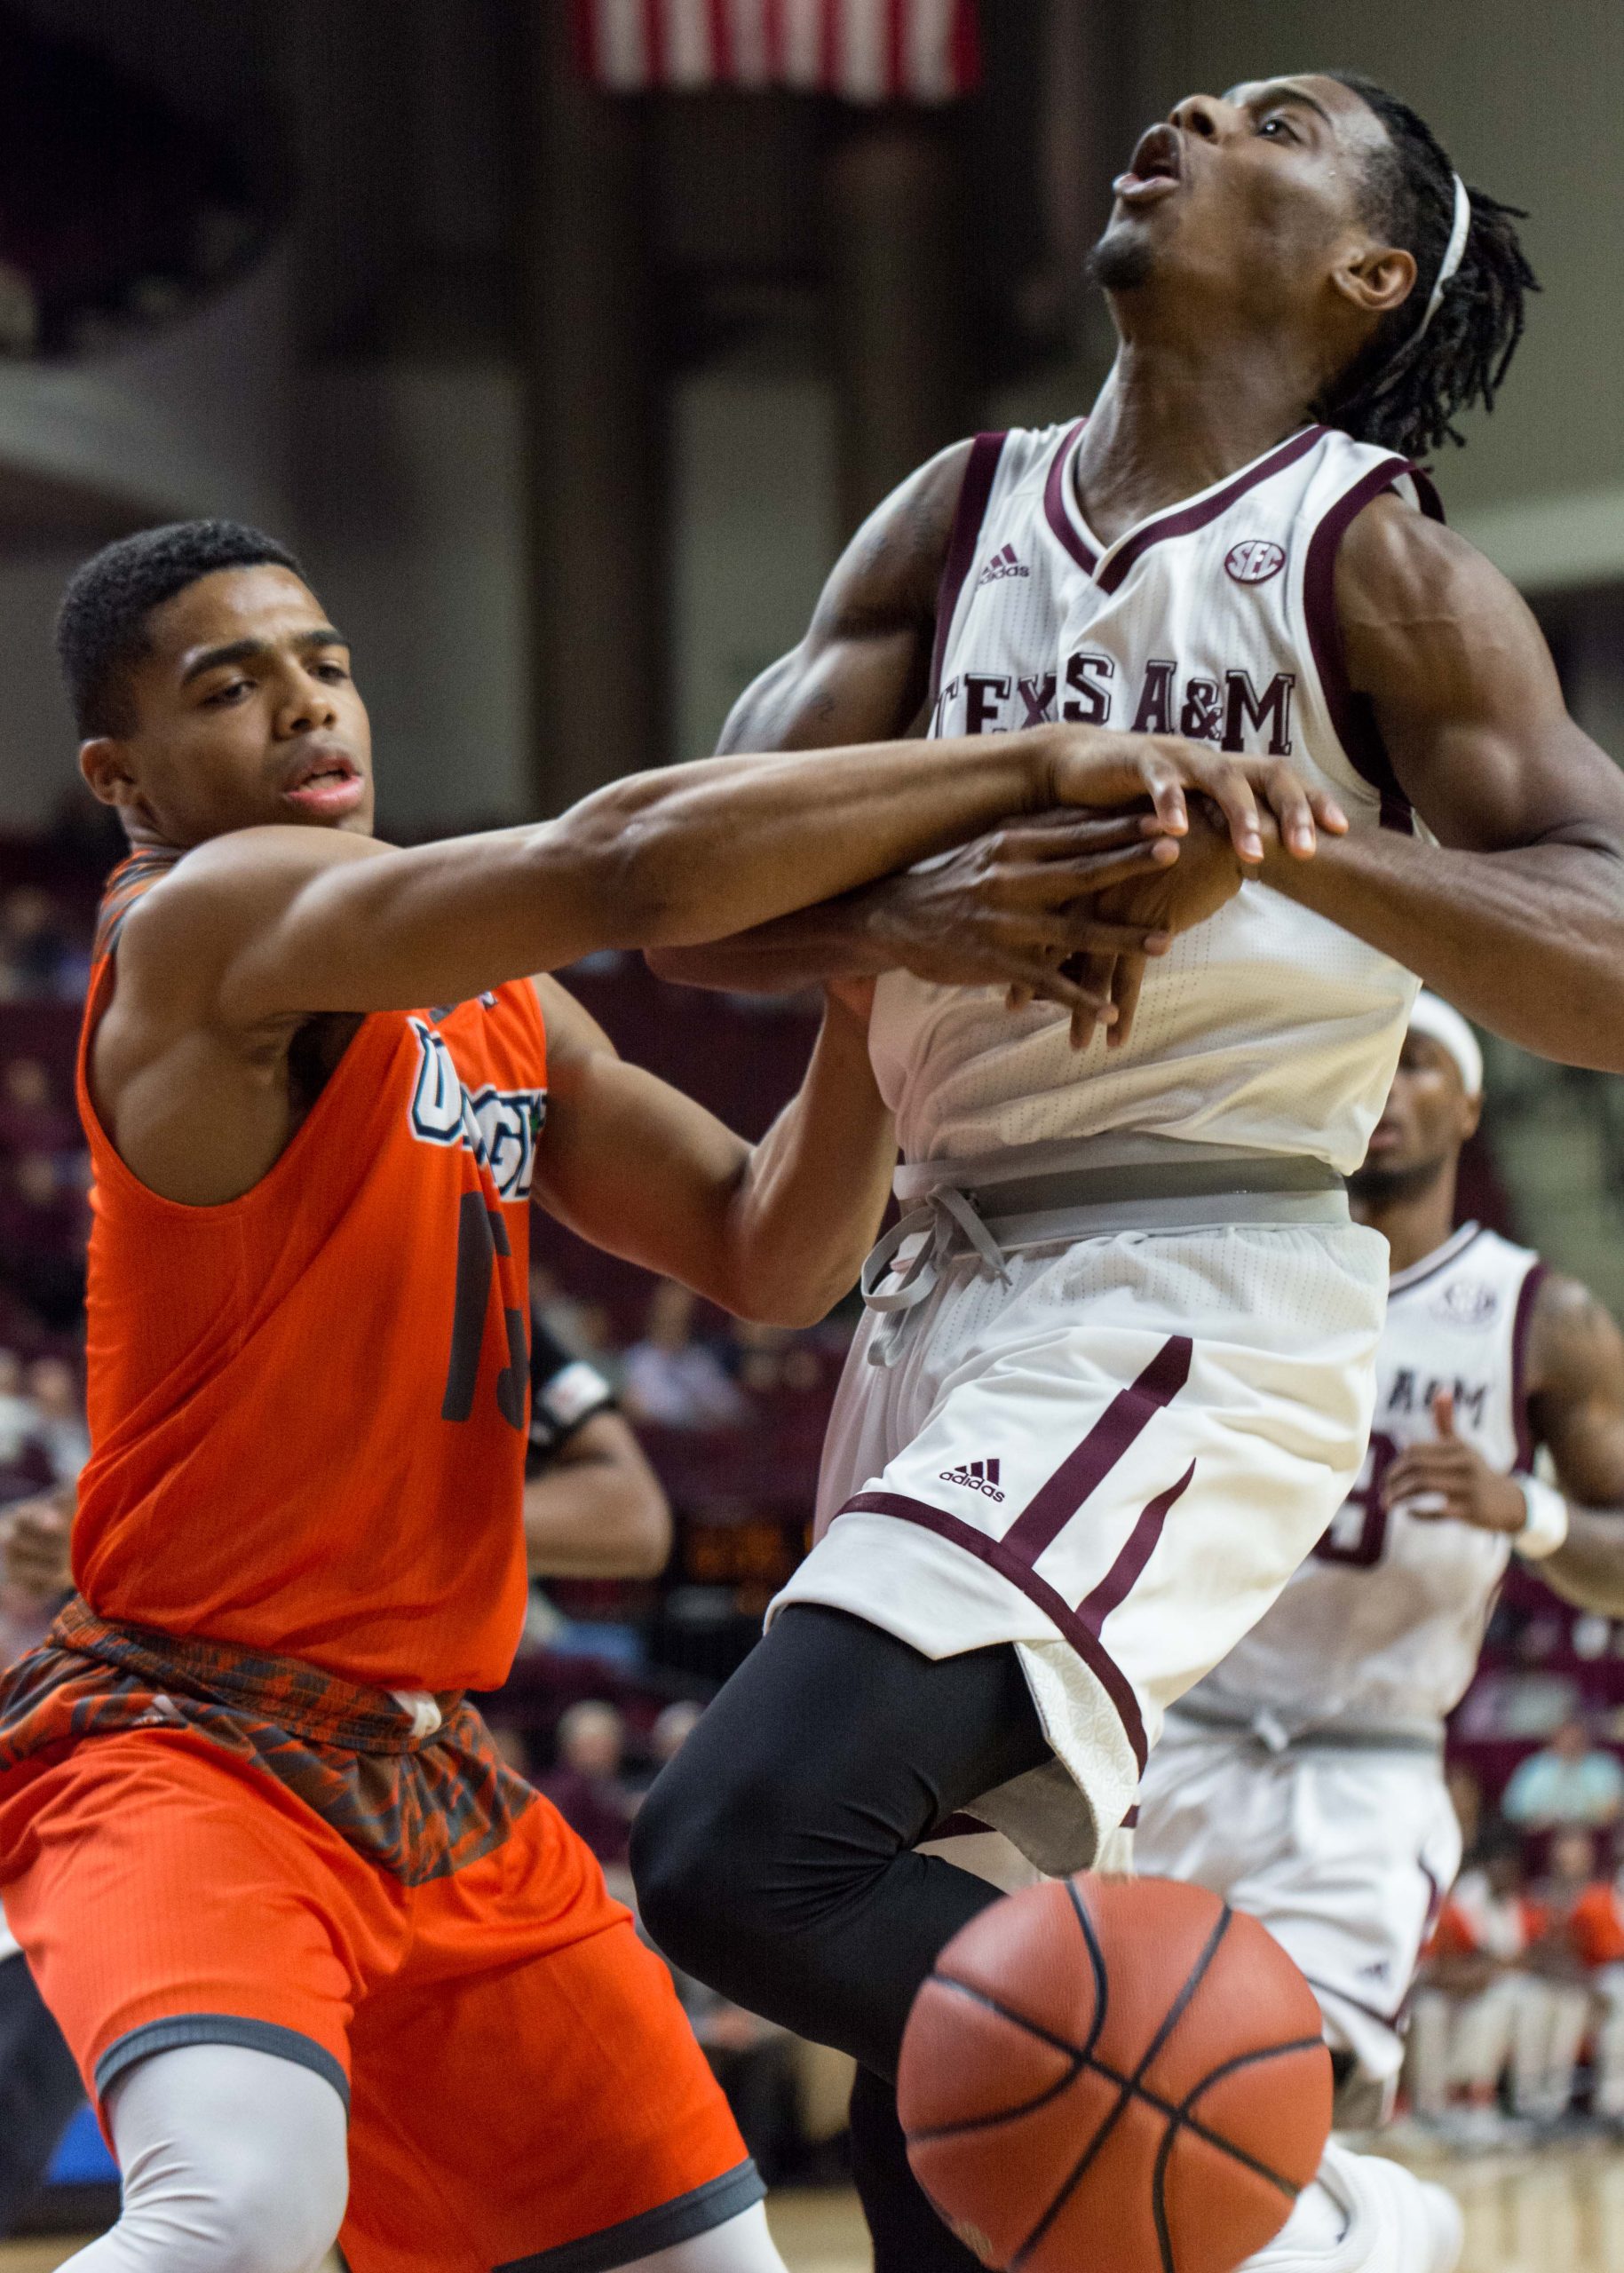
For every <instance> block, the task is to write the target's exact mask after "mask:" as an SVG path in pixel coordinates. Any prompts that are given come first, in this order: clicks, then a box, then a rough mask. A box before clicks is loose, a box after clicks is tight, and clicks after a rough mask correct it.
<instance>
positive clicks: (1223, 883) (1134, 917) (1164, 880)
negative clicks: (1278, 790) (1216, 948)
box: [1066, 796, 1272, 1049]
mask: <svg viewBox="0 0 1624 2273" xmlns="http://www.w3.org/2000/svg"><path fill="white" fill-rule="evenodd" d="M1187 811H1188V815H1189V823H1190V828H1189V834H1188V835H1187V836H1184V837H1182V838H1179V839H1177V840H1176V842H1177V843H1178V859H1177V860H1176V862H1175V863H1173V864H1172V865H1170V866H1168V867H1162V868H1159V869H1157V870H1155V871H1154V872H1153V874H1151V875H1145V876H1137V877H1135V878H1133V879H1131V880H1130V881H1129V882H1128V883H1121V884H1113V885H1112V886H1111V887H1110V888H1109V889H1108V890H1107V891H1102V892H1100V893H1099V894H1098V895H1097V897H1096V899H1095V902H1094V911H1095V914H1096V915H1098V916H1101V917H1103V918H1105V919H1107V920H1110V921H1113V922H1116V923H1123V924H1128V925H1131V924H1137V923H1145V924H1153V925H1154V926H1155V929H1156V932H1157V935H1158V937H1165V938H1168V939H1173V938H1175V937H1176V935H1177V934H1178V933H1179V932H1180V931H1190V930H1191V929H1192V927H1193V926H1194V925H1195V924H1197V923H1206V921H1207V919H1208V916H1210V915H1216V914H1217V912H1218V910H1219V909H1220V908H1221V907H1226V906H1227V905H1228V903H1229V902H1230V901H1231V900H1232V899H1233V898H1234V896H1235V894H1236V893H1237V892H1238V891H1240V884H1241V879H1242V877H1243V876H1244V875H1245V873H1246V872H1245V870H1244V869H1243V868H1242V867H1241V865H1240V858H1239V856H1238V855H1237V853H1236V851H1235V848H1234V844H1233V842H1232V839H1231V836H1230V835H1229V831H1228V829H1227V828H1226V827H1225V826H1224V821H1223V820H1222V819H1221V818H1220V817H1219V815H1218V813H1217V812H1216V809H1215V808H1214V807H1213V806H1212V805H1210V804H1208V802H1207V800H1206V798H1205V797H1204V796H1202V797H1192V798H1191V800H1190V801H1189V804H1188V808H1187ZM1262 827H1263V828H1264V832H1265V834H1271V833H1272V823H1271V821H1270V820H1268V819H1267V818H1265V819H1264V820H1263V822H1262ZM1145 970H1146V962H1145V956H1144V954H1140V953H1138V952H1137V951H1135V950H1134V949H1132V948H1123V949H1122V950H1121V951H1120V952H1119V953H1118V954H1116V955H1115V956H1114V957H1108V956H1105V955H1104V954H1098V953H1095V954H1089V955H1086V956H1084V957H1082V958H1081V959H1080V960H1078V961H1076V962H1073V963H1069V964H1067V965H1066V973H1067V976H1068V977H1071V978H1076V979H1078V980H1079V981H1080V982H1081V984H1082V985H1083V986H1087V987H1089V989H1091V990H1100V991H1103V992H1105V994H1107V995H1108V996H1109V998H1110V1000H1111V1002H1113V1005H1114V1006H1115V1010H1116V1018H1115V1019H1114V1021H1113V1022H1112V1023H1111V1024H1110V1026H1108V1027H1107V1030H1106V1034H1105V1041H1106V1045H1107V1047H1108V1048H1110V1049H1121V1046H1122V1044H1123V1043H1124V1042H1125V1041H1127V1040H1128V1038H1129V1034H1131V1033H1132V1032H1133V1022H1134V1013H1135V1012H1136V1010H1137V1008H1138V1003H1139V990H1140V988H1141V986H1143V985H1144V982H1145ZM1074 1038H1075V1037H1073V1039H1074ZM1083 1038H1084V1039H1085V1040H1086V1039H1087V1037H1086V1036H1084V1037H1083Z"/></svg>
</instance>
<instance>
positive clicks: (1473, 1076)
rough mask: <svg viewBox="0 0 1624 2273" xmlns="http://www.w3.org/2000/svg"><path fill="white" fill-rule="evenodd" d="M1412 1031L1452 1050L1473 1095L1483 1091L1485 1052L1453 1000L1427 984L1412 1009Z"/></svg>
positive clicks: (1468, 1092) (1466, 1087)
mask: <svg viewBox="0 0 1624 2273" xmlns="http://www.w3.org/2000/svg"><path fill="white" fill-rule="evenodd" d="M1410 1032H1411V1033H1412V1034H1425V1035H1426V1037H1427V1039H1428V1041H1436V1042H1437V1043H1438V1047H1439V1048H1440V1049H1446V1050H1447V1051H1448V1052H1449V1055H1450V1056H1451V1057H1453V1058H1454V1062H1455V1066H1456V1069H1457V1071H1458V1072H1459V1073H1460V1076H1461V1086H1462V1089H1464V1090H1465V1091H1466V1094H1467V1096H1468V1097H1481V1096H1482V1095H1483V1052H1482V1050H1481V1049H1479V1048H1478V1047H1477V1035H1476V1034H1474V1033H1473V1032H1472V1030H1471V1028H1470V1026H1468V1025H1467V1023H1466V1021H1465V1019H1464V1018H1462V1016H1461V1013H1460V1012H1459V1010H1455V1009H1454V1006H1453V1005H1452V1004H1451V1003H1448V1002H1445V1001H1444V1000H1443V998H1442V996H1441V995H1438V994H1428V993H1427V992H1426V991H1425V989H1424V988H1423V989H1422V993H1421V994H1418V995H1417V996H1416V997H1415V1007H1414V1010H1412V1011H1411V1012H1410Z"/></svg>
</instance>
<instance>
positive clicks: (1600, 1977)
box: [1405, 1715, 1624, 2151]
mask: <svg viewBox="0 0 1624 2273" xmlns="http://www.w3.org/2000/svg"><path fill="white" fill-rule="evenodd" d="M1450 1787H1451V1793H1452V1795H1453V1797H1454V1802H1455V1807H1456V1811H1457V1813H1458V1814H1459V1815H1460V1817H1461V1818H1462V1831H1463V1833H1465V1834H1466V1836H1467V1840H1468V1852H1467V1859H1466V1864H1465V1866H1464V1867H1463V1869H1462V1872H1461V1874H1460V1876H1459V1877H1458V1878H1457V1879H1456V1881H1455V1883H1454V1886H1453V1888H1450V1889H1447V1890H1446V1889H1438V1892H1439V1896H1440V1897H1441V1900H1440V1906H1439V1910H1438V1922H1437V1925H1436V1928H1435V1929H1434V1932H1433V1936H1432V1939H1431V1942H1430V1945H1429V1947H1428V1951H1427V1954H1426V1956H1425V1959H1424V1960H1423V1962H1422V1969H1421V1973H1420V1976H1419V1978H1418V1979H1417V1982H1416V1984H1415V1989H1414V1996H1413V2000H1412V2004H1411V2010H1410V2031H1409V2043H1408V2051H1407V2056H1406V2068H1405V2084H1406V2093H1407V2097H1408V2102H1409V2119H1410V2121H1411V2122H1412V2123H1413V2124H1414V2126H1417V2127H1418V2128H1420V2129H1422V2130H1424V2131H1427V2132H1430V2133H1432V2134H1436V2135H1437V2136H1438V2137H1439V2138H1440V2139H1442V2140H1443V2141H1445V2142H1447V2143H1448V2144H1450V2145H1453V2146H1454V2147H1456V2148H1458V2149H1462V2150H1468V2151H1476V2150H1493V2149H1496V2148H1500V2147H1505V2146H1511V2145H1517V2144H1523V2143H1527V2142H1530V2141H1532V2140H1534V2139H1538V2138H1541V2137H1549V2136H1551V2135H1553V2134H1558V2135H1559V2134H1564V2133H1565V2132H1568V2131H1570V2130H1578V2129H1602V2130H1604V2131H1606V2132H1608V2133H1610V2134H1612V2135H1614V2136H1617V2137H1620V2138H1624V1869H1621V1868H1620V1862H1621V1860H1624V1846H1620V1843H1619V1841H1620V1834H1621V1833H1624V1768H1621V1767H1620V1762H1619V1759H1618V1756H1617V1754H1616V1753H1615V1752H1614V1751H1612V1750H1611V1749H1610V1748H1609V1747H1607V1746H1605V1745H1602V1744H1598V1743H1596V1741H1595V1740H1594V1738H1593V1736H1592V1733H1591V1730H1590V1729H1589V1727H1588V1724H1587V1723H1586V1722H1585V1720H1584V1719H1583V1718H1582V1717H1581V1716H1579V1715H1574V1716H1573V1717H1571V1718H1569V1719H1568V1720H1566V1721H1565V1722H1564V1723H1562V1724H1561V1725H1560V1726H1559V1727H1558V1728H1557V1730H1555V1732H1554V1733H1553V1735H1552V1736H1551V1738H1550V1739H1549V1743H1547V1744H1546V1745H1545V1746H1542V1747H1541V1749H1540V1750H1539V1751H1537V1752H1533V1753H1531V1754H1528V1755H1527V1757H1526V1758H1525V1759H1524V1760H1523V1761H1522V1762H1520V1763H1519V1764H1518V1766H1517V1769H1516V1770H1515V1771H1514V1772H1513V1774H1512V1776H1511V1778H1510V1780H1509V1783H1508V1784H1507V1786H1506V1787H1505V1790H1504V1792H1503V1793H1502V1794H1501V1799H1500V1804H1499V1808H1498V1810H1496V1811H1494V1812H1493V1813H1486V1812H1485V1810H1484V1808H1483V1804H1482V1796H1481V1794H1480V1792H1479V1791H1478V1790H1477V1786H1476V1781H1475V1779H1474V1778H1473V1777H1472V1776H1471V1774H1470V1771H1469V1770H1463V1769H1462V1768H1460V1767H1459V1766H1457V1767H1456V1769H1455V1770H1454V1772H1453V1773H1452V1776H1451V1778H1450Z"/></svg>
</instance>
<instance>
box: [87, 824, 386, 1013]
mask: <svg viewBox="0 0 1624 2273" xmlns="http://www.w3.org/2000/svg"><path fill="white" fill-rule="evenodd" d="M387 850H388V848H387V847H386V846H382V845H379V844H377V843H376V842H375V841H374V840H373V839H371V838H369V837H359V836H350V835H349V834H348V833H347V832H341V831H338V830H334V829H315V828H297V827H286V828H283V827H271V828H248V829H237V830H233V831H231V832H230V833H229V834H227V835H225V836H217V837H210V839H209V840H208V841H207V842H206V843H202V844H198V845H195V846H194V847H193V848H192V849H191V850H190V851H186V852H185V853H183V854H182V855H181V857H180V858H179V859H178V860H176V861H175V862H174V864H173V866H172V867H170V868H169V869H168V870H167V871H166V872H165V873H164V874H163V875H161V876H160V877H159V878H158V879H157V881H156V882H154V883H153V884H152V885H151V886H150V887H149V888H148V889H147V890H146V891H142V892H141V893H140V894H139V897H137V898H135V899H131V902H130V904H129V905H128V907H125V908H123V910H122V911H121V913H120V915H119V920H118V927H117V935H116V936H117V952H118V963H117V970H118V988H119V992H120V994H122V995H123V997H124V998H125V999H126V1000H127V999H128V998H129V995H130V993H131V988H132V987H133V988H134V989H136V990H137V991H138V992H140V993H142V994H144V995H153V994H154V989H155V990H156V995H161V996H162V998H163V1000H164V1001H165V1002H167V1003H168V1004H169V1006H170V1009H172V1010H178V1009H179V1008H180V1007H181V1006H182V1005H183V1004H184V1003H185V1002H187V1001H191V1002H194V1003H195V1002H198V1001H199V1000H201V999H202V995H204V994H207V993H209V992H210V990H211V989H212V988H213V986H214V985H215V982H216V981H217V979H218V975H219V973H220V971H221V970H223V969H224V968H225V967H226V965H227V963H228V962H230V961H231V959H232V958H233V957H234V955H235V954H238V953H240V952H241V950H242V946H244V944H245V943H246V942H248V941H250V940H251V939H252V938H253V937H254V936H255V935H256V934H257V933H259V932H262V931H264V930H265V927H266V926H267V925H268V924H270V923H273V922H274V920H275V919H276V917H277V916H278V915H280V914H281V911H282V910H283V909H284V908H286V907H289V905H290V904H291V903H292V902H293V900H294V899H295V898H296V897H297V894H298V893H299V892H300V891H303V890H304V888H305V885H306V884H307V883H311V882H312V881H313V880H314V879H315V878H317V877H319V876H321V875H324V874H328V873H330V872H331V871H332V870H333V869H335V868H337V867H343V866H346V865H349V864H350V863H353V861H355V860H357V859H371V858H376V857H377V856H378V855H380V854H381V853H383V852H384V851H387ZM154 999H156V996H155V995H154Z"/></svg>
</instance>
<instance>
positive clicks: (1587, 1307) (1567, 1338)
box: [1532, 1271, 1620, 1380]
mask: <svg viewBox="0 0 1624 2273" xmlns="http://www.w3.org/2000/svg"><path fill="white" fill-rule="evenodd" d="M1619 1347H1620V1335H1619V1328H1618V1325H1617V1323H1616V1321H1615V1320H1614V1319H1613V1316H1612V1311H1610V1310H1609V1309H1608V1308H1607V1305H1606V1304H1605V1303H1604V1302H1603V1301H1602V1299H1601V1297H1600V1295H1596V1294H1595V1293H1593V1292H1592V1291H1591V1289H1590V1288H1589V1287H1587V1286H1586V1285H1585V1283H1584V1280H1583V1279H1575V1278H1573V1276H1572V1275H1571V1274H1570V1273H1569V1272H1567V1271H1545V1273H1544V1275H1543V1276H1542V1278H1541V1280H1540V1285H1539V1290H1538V1292H1537V1294H1536V1295H1535V1296H1534V1303H1533V1350H1532V1355H1533V1368H1534V1371H1535V1373H1536V1374H1537V1375H1538V1376H1540V1377H1541V1378H1543V1379H1546V1380H1549V1377H1550V1376H1551V1375H1553V1374H1557V1373H1558V1372H1560V1371H1561V1370H1563V1369H1564V1368H1565V1367H1568V1366H1584V1365H1587V1364H1588V1363H1589V1362H1593V1361H1594V1360H1595V1359H1596V1358H1601V1357H1604V1356H1610V1355H1612V1353H1613V1352H1614V1351H1616V1350H1618V1349H1619Z"/></svg>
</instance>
